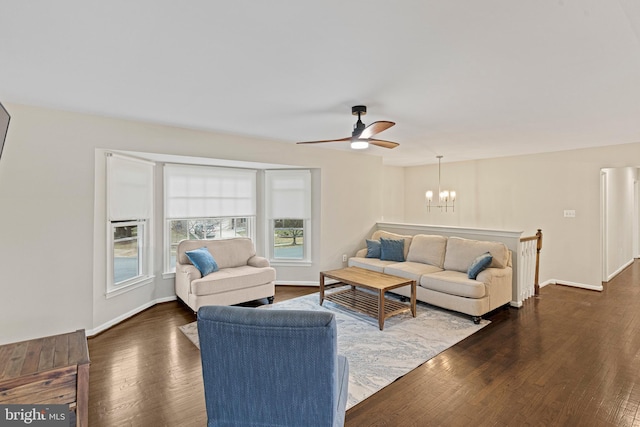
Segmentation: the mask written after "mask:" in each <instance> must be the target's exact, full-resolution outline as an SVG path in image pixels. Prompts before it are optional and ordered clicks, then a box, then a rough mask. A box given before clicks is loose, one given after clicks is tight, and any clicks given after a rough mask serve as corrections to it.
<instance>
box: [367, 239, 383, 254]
mask: <svg viewBox="0 0 640 427" xmlns="http://www.w3.org/2000/svg"><path fill="white" fill-rule="evenodd" d="M365 258H380V242H379V241H378V240H369V239H367V254H366V255H365Z"/></svg>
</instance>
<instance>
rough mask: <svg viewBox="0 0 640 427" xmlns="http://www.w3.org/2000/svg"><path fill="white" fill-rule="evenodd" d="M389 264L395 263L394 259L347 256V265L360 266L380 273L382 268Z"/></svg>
mask: <svg viewBox="0 0 640 427" xmlns="http://www.w3.org/2000/svg"><path fill="white" fill-rule="evenodd" d="M389 264H395V261H382V260H380V259H378V258H363V257H352V258H349V264H348V265H349V267H360V268H364V269H365V270H371V271H377V272H378V273H382V272H383V270H384V268H385V267H386V266H387V265H389Z"/></svg>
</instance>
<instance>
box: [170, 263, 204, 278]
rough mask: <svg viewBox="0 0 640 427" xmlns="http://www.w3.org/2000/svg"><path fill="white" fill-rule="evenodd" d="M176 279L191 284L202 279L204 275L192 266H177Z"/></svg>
mask: <svg viewBox="0 0 640 427" xmlns="http://www.w3.org/2000/svg"><path fill="white" fill-rule="evenodd" d="M176 277H180V278H181V279H183V280H186V281H187V283H191V282H192V281H193V280H196V279H200V278H201V277H202V273H200V270H198V269H197V268H196V266H195V265H192V264H176Z"/></svg>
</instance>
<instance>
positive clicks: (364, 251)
mask: <svg viewBox="0 0 640 427" xmlns="http://www.w3.org/2000/svg"><path fill="white" fill-rule="evenodd" d="M366 256H367V248H364V249H360V250H359V251H358V252H356V257H358V258H365V257H366Z"/></svg>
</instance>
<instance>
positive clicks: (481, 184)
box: [405, 143, 640, 289]
mask: <svg viewBox="0 0 640 427" xmlns="http://www.w3.org/2000/svg"><path fill="white" fill-rule="evenodd" d="M639 156H640V143H634V144H625V145H617V146H610V147H603V148H590V149H582V150H571V151H561V152H554V153H544V154H535V155H526V156H515V157H504V158H496V159H487V160H476V161H468V162H458V163H443V164H442V187H443V188H445V187H450V188H452V189H455V190H456V191H457V193H458V196H457V197H458V200H457V201H456V212H455V213H453V214H451V213H449V214H445V213H440V212H439V211H438V210H435V211H433V210H432V212H431V213H427V212H426V209H425V208H424V193H425V191H426V190H427V189H428V188H437V185H438V182H437V181H438V171H437V164H436V165H429V166H420V167H409V168H406V171H405V221H406V222H413V223H426V224H436V225H459V226H465V227H481V228H491V229H507V230H524V235H525V236H526V235H533V234H535V232H536V229H538V228H541V229H542V231H543V233H544V238H543V248H542V253H541V266H540V282H541V283H544V282H546V281H551V282H562V283H566V284H576V285H580V286H584V287H588V288H593V289H600V288H601V287H602V285H601V278H602V271H601V270H602V265H601V264H602V263H601V244H600V169H601V168H604V167H627V166H633V165H634V164H635V163H637V159H638V158H639ZM565 209H573V210H575V211H576V217H575V218H565V217H564V216H563V212H564V210H565Z"/></svg>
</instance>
